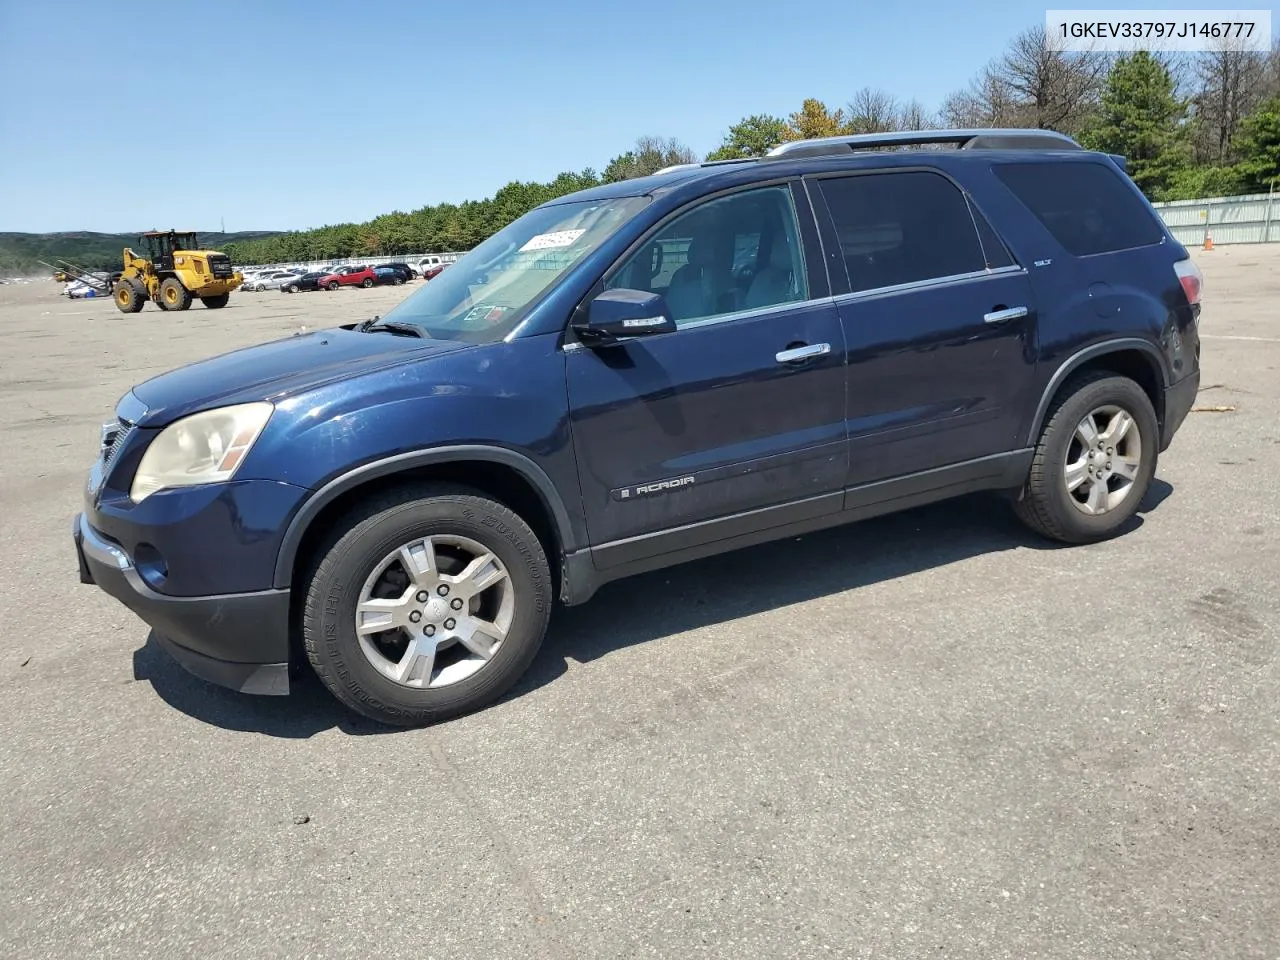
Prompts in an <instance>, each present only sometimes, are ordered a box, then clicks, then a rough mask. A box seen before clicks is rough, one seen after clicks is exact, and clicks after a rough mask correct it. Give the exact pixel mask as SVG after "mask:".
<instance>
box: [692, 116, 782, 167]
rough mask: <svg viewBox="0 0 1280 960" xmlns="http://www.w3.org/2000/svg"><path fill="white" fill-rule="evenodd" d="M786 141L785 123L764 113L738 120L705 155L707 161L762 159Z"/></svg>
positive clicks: (779, 118)
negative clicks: (713, 148) (746, 158)
mask: <svg viewBox="0 0 1280 960" xmlns="http://www.w3.org/2000/svg"><path fill="white" fill-rule="evenodd" d="M786 139H787V121H785V120H783V119H782V118H781V117H772V116H769V115H768V114H766V113H757V114H754V115H753V116H750V117H744V118H743V119H742V120H739V121H738V122H737V123H735V124H734V125H733V126H732V127H730V128H729V132H728V133H727V134H726V135H725V138H724V142H723V143H721V144H720V146H718V147H717V148H716V149H715V150H712V151H711V152H710V153H709V154H707V159H708V160H741V159H743V158H745V157H762V156H764V155H765V154H766V153H768V152H769V151H770V150H772V149H773V148H774V147H776V146H777V145H778V144H780V143H782V141H783V140H786Z"/></svg>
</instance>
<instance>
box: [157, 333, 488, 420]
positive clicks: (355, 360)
mask: <svg viewBox="0 0 1280 960" xmlns="http://www.w3.org/2000/svg"><path fill="white" fill-rule="evenodd" d="M470 346H472V345H471V344H467V343H457V342H454V341H451V340H420V339H418V338H416V337H404V336H395V335H393V334H389V333H356V332H355V331H354V330H344V329H341V328H338V329H334V330H318V331H316V332H315V333H307V334H300V335H295V336H292V337H288V338H286V339H284V340H275V341H272V342H270V343H263V344H259V345H258V346H255V347H246V348H245V349H243V350H235V351H233V352H231V353H224V354H223V355H222V356H219V357H213V358H211V359H209V360H202V361H200V362H199V363H193V364H191V365H190V366H186V367H179V368H178V369H177V370H171V371H170V372H169V373H164V374H161V375H160V376H158V377H154V378H153V379H151V380H147V381H145V382H144V383H140V384H139V385H138V386H136V387H134V388H133V394H134V396H135V397H137V399H138V400H140V401H141V402H142V404H143V405H144V406H145V407H146V409H147V412H146V414H145V415H144V416H143V417H142V418H141V420H140V422H141V423H142V425H144V426H148V427H160V426H164V425H165V424H167V423H170V422H172V421H174V420H176V419H178V418H179V417H183V416H186V415H187V414H189V413H195V412H197V411H199V410H208V409H211V408H213V407H221V406H225V405H228V404H232V403H250V402H252V401H255V400H271V401H279V400H283V399H285V398H286V397H290V396H294V395H296V394H299V393H303V392H305V391H307V390H312V389H315V388H316V387H320V386H323V385H325V384H327V383H331V382H333V381H335V380H343V379H349V378H351V377H358V376H360V375H361V374H365V373H371V372H373V371H375V370H381V369H385V368H387V367H392V366H396V365H397V364H402V363H411V362H413V361H415V360H421V359H423V358H425V357H430V356H436V355H439V354H444V353H453V352H455V351H458V350H465V349H467V348H468V347H470Z"/></svg>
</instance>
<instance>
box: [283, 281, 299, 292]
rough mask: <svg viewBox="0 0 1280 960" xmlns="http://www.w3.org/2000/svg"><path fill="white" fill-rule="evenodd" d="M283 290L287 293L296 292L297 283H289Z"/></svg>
mask: <svg viewBox="0 0 1280 960" xmlns="http://www.w3.org/2000/svg"><path fill="white" fill-rule="evenodd" d="M285 290H286V291H287V292H288V293H297V292H298V285H297V284H296V283H291V284H289V286H287V287H285Z"/></svg>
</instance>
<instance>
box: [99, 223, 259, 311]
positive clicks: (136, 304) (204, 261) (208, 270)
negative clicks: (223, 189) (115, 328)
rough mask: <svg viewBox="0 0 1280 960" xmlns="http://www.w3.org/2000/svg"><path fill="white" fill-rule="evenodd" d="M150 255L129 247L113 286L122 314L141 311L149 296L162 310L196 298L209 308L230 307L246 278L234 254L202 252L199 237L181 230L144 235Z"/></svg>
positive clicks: (184, 306)
mask: <svg viewBox="0 0 1280 960" xmlns="http://www.w3.org/2000/svg"><path fill="white" fill-rule="evenodd" d="M139 245H140V246H141V247H143V249H144V251H145V256H140V255H139V254H137V253H134V252H133V250H132V249H131V248H129V247H125V248H124V270H123V271H122V272H121V273H120V276H119V277H118V278H117V279H116V281H115V284H114V286H113V287H112V291H111V292H112V296H113V297H115V301H116V306H117V307H119V308H120V312H121V313H137V312H138V311H139V310H141V309H142V307H143V305H144V304H145V303H146V302H147V301H148V300H154V301H155V302H156V303H157V304H159V306H160V309H161V310H185V309H187V307H189V306H191V301H192V300H193V299H196V300H199V301H200V302H201V303H203V304H204V305H205V306H206V307H208V308H209V309H210V310H217V309H218V308H219V307H225V306H226V305H227V301H228V300H229V299H231V291H232V290H234V289H235V288H236V287H238V286H240V284H242V283H244V277H243V276H242V275H241V274H239V273H237V272H236V271H234V270H233V269H231V258H230V257H228V256H227V255H226V254H225V253H218V252H217V251H214V250H201V249H200V244H199V242H198V241H197V240H196V235H195V234H194V233H190V232H180V231H174V230H169V231H167V232H166V231H158V230H157V231H152V232H150V233H144V234H143V235H142V237H141V242H140V244H139Z"/></svg>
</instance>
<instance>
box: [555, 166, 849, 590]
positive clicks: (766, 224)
mask: <svg viewBox="0 0 1280 960" xmlns="http://www.w3.org/2000/svg"><path fill="white" fill-rule="evenodd" d="M802 238H803V239H802ZM605 287H614V288H619V287H620V288H630V289H641V290H645V291H648V292H655V293H662V294H663V295H664V296H665V297H666V299H667V303H668V308H669V311H670V313H671V315H672V317H673V318H674V319H675V321H676V324H677V329H676V330H675V331H673V332H671V333H666V334H657V335H651V336H646V337H636V338H634V339H631V340H628V341H624V342H621V343H617V344H613V345H610V346H604V347H598V348H594V349H592V348H587V347H585V346H583V345H581V344H578V343H571V344H569V347H568V349H567V351H566V353H567V356H566V360H567V374H568V387H569V404H570V414H571V422H572V431H573V444H574V451H575V454H576V457H577V462H578V471H579V476H580V480H581V485H582V495H583V508H584V510H585V513H586V520H587V527H588V531H589V533H590V538H591V543H592V545H593V546H595V547H596V548H601V547H602V545H603V549H597V550H596V553H595V562H596V563H597V564H599V565H600V566H613V565H615V564H619V563H626V562H629V561H635V560H640V559H643V558H645V557H648V556H656V555H660V554H663V553H669V552H674V551H676V550H679V549H682V548H685V547H689V546H695V545H697V544H698V543H702V542H706V541H707V540H709V539H724V538H726V537H731V536H735V535H739V534H743V533H749V532H751V531H754V530H759V529H766V528H768V527H770V526H778V525H782V524H784V523H789V522H792V521H795V520H800V519H804V518H806V517H813V516H817V515H821V514H824V513H831V512H834V511H835V510H837V509H839V507H840V505H841V501H842V497H843V494H842V490H841V488H842V485H843V481H844V476H845V471H846V467H847V464H846V446H845V428H844V417H845V408H844V353H845V347H844V337H843V334H842V332H841V329H840V318H839V315H838V313H837V311H836V308H835V304H834V302H833V301H832V299H831V297H830V295H829V291H828V288H827V284H826V280H825V274H824V272H823V269H822V263H821V255H820V251H819V249H818V245H817V236H816V231H815V228H814V224H813V221H812V215H811V213H810V211H809V208H808V204H807V201H806V199H805V196H804V192H803V190H802V189H801V188H800V186H799V184H798V183H792V184H787V183H783V184H777V185H769V186H754V187H751V188H747V189H743V190H739V191H736V192H733V193H729V194H726V195H722V196H719V197H716V198H714V199H709V200H703V201H699V202H697V203H695V204H694V205H692V206H691V207H688V208H685V210H684V211H681V212H678V213H676V214H673V215H672V216H671V217H670V218H668V219H667V220H666V221H665V222H664V223H662V224H660V225H658V226H657V227H656V228H655V229H654V231H652V232H651V233H650V234H649V235H648V236H647V237H646V238H644V239H643V240H641V241H640V242H639V244H638V245H637V246H636V247H635V248H633V251H632V252H631V253H630V254H628V255H627V256H625V257H624V258H623V259H622V260H621V261H620V262H619V263H618V264H617V265H615V267H614V268H613V269H612V270H610V271H609V272H608V273H607V274H606V276H605V278H604V281H603V283H602V285H601V287H600V288H599V289H603V288H605ZM729 515H736V516H735V517H733V518H732V519H730V520H724V518H726V517H729ZM717 519H719V520H721V521H722V522H719V523H712V524H711V525H707V524H703V523H701V522H702V521H716V520H717ZM690 525H697V526H690Z"/></svg>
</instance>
